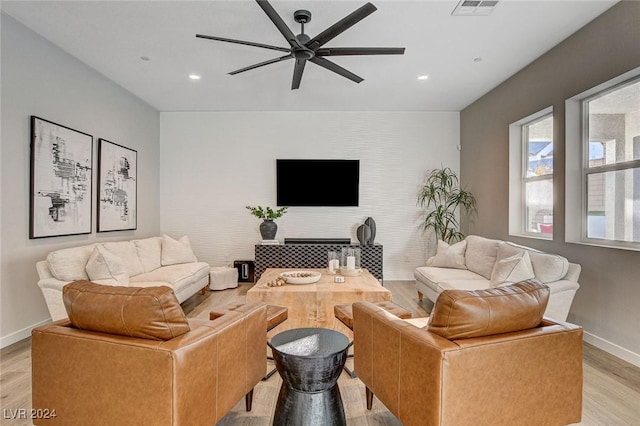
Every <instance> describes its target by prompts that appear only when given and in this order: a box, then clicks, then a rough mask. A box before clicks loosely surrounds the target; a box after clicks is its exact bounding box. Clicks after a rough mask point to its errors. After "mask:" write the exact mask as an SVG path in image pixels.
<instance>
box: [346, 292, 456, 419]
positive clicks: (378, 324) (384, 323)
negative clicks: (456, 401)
mask: <svg viewBox="0 0 640 426" xmlns="http://www.w3.org/2000/svg"><path fill="white" fill-rule="evenodd" d="M353 335H354V342H355V343H354V353H355V354H356V355H355V357H354V366H355V372H356V374H357V375H358V378H360V380H362V382H363V383H364V384H365V386H366V387H367V388H369V389H370V390H371V391H372V392H373V393H374V394H375V396H376V397H377V398H378V399H380V401H382V402H383V403H384V405H385V406H386V407H387V408H388V409H389V410H390V411H391V412H392V413H393V414H394V415H395V416H396V417H398V418H399V419H401V420H402V419H406V418H407V416H411V415H413V416H418V417H419V418H420V420H421V421H424V422H425V423H423V424H437V422H436V421H435V419H437V418H438V416H439V412H440V392H441V389H440V385H441V376H442V374H443V371H442V358H443V356H444V355H443V352H446V351H452V350H457V349H458V345H456V344H455V343H453V342H451V341H449V340H447V339H445V338H443V337H440V336H438V335H436V334H433V333H430V332H429V331H427V330H426V329H423V328H418V327H416V326H414V325H412V324H410V323H408V322H406V321H403V320H401V319H399V318H398V317H396V316H395V315H391V314H389V313H388V312H386V311H385V310H384V309H381V308H379V307H377V306H375V305H374V304H372V303H369V302H357V303H354V304H353ZM402 421H403V422H404V420H402Z"/></svg>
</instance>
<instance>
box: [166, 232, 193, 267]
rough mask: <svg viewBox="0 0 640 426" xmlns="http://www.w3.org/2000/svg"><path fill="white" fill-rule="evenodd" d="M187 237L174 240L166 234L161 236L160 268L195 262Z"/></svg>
mask: <svg viewBox="0 0 640 426" xmlns="http://www.w3.org/2000/svg"><path fill="white" fill-rule="evenodd" d="M197 261H198V259H196V256H195V254H193V250H191V243H190V242H189V237H187V236H186V235H185V236H184V237H182V238H180V239H179V240H174V239H173V238H171V237H170V236H168V235H167V234H164V235H163V236H162V261H161V263H162V266H168V265H177V264H179V263H191V262H197Z"/></svg>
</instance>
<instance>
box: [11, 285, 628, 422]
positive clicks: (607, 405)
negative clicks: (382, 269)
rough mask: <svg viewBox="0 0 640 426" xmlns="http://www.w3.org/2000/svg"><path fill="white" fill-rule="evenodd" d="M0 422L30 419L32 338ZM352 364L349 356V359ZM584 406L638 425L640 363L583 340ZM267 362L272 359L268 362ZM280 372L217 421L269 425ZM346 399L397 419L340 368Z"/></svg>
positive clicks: (241, 293) (16, 351)
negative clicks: (24, 415)
mask: <svg viewBox="0 0 640 426" xmlns="http://www.w3.org/2000/svg"><path fill="white" fill-rule="evenodd" d="M385 286H386V287H388V288H389V289H390V290H391V291H392V293H393V300H394V302H395V303H398V304H399V305H401V306H403V307H404V308H406V309H409V310H411V311H412V313H413V315H414V316H416V317H417V316H426V315H427V313H428V312H429V311H430V309H431V304H430V303H429V302H426V301H424V302H422V303H419V302H418V298H417V294H416V292H415V288H414V285H413V282H412V281H385ZM249 288H251V284H241V285H240V286H238V288H237V289H231V290H223V291H217V292H208V293H207V294H206V295H204V296H202V295H200V294H197V295H195V296H193V297H192V298H191V299H189V300H187V301H186V302H185V303H184V304H183V308H184V310H185V312H186V313H187V315H188V316H189V317H192V318H208V315H209V310H211V309H213V308H216V307H220V306H223V305H225V304H227V303H231V302H240V301H244V298H245V294H246V292H247V290H248V289H249ZM0 358H1V359H0V403H1V408H2V417H1V419H0V420H1V422H0V424H2V425H11V426H22V425H30V424H31V422H30V421H27V420H15V419H8V418H7V417H11V416H10V411H9V410H14V412H15V410H17V409H21V408H24V409H27V410H28V409H30V408H31V341H30V339H26V340H23V341H21V342H18V343H16V344H14V345H11V346H9V347H6V348H4V349H2V350H1V351H0ZM347 365H348V366H349V367H353V360H352V359H349V360H348V361H347ZM583 365H584V391H583V412H582V422H581V423H579V424H580V425H589V426H592V425H593V426H595V425H598V426H599V425H640V368H637V367H635V366H633V365H631V364H629V363H626V362H624V361H621V360H619V359H618V358H615V357H613V356H611V355H609V354H607V353H606V352H603V351H601V350H599V349H597V348H595V347H593V346H591V345H589V344H586V343H585V345H584V364H583ZM269 367H271V365H269ZM281 380H282V379H280V377H279V376H278V375H277V374H275V375H273V376H272V377H271V378H270V379H269V380H268V381H265V382H261V383H259V384H258V386H257V387H256V389H255V391H254V400H253V409H252V411H251V412H250V413H247V412H246V411H245V410H244V401H240V402H238V404H237V405H236V406H235V407H234V409H233V410H232V411H231V412H230V413H229V414H228V415H227V416H226V417H224V418H223V419H222V420H221V421H220V422H219V423H218V424H219V425H224V426H229V425H241V426H263V425H264V426H267V425H271V421H272V419H271V416H272V414H273V412H274V409H275V403H276V399H277V395H278V390H279V388H280V384H281V383H282V381H281ZM338 384H339V387H340V392H341V394H342V399H343V402H344V405H345V411H346V415H347V423H348V424H349V425H354V426H364V425H371V426H373V425H400V422H398V421H397V420H396V419H395V417H394V416H393V415H392V414H391V413H390V412H389V411H388V410H387V409H386V408H385V407H384V406H383V405H382V404H381V403H380V401H379V400H377V399H374V403H373V410H371V411H367V410H366V405H365V397H364V393H365V392H364V385H363V384H362V382H361V381H360V380H358V379H357V378H356V379H351V378H350V377H349V376H348V375H347V374H346V373H343V374H342V376H341V377H340V379H339V381H338Z"/></svg>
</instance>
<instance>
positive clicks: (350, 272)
mask: <svg viewBox="0 0 640 426" xmlns="http://www.w3.org/2000/svg"><path fill="white" fill-rule="evenodd" d="M360 274H362V268H356V269H348V268H340V275H344V276H345V277H357V276H358V275H360Z"/></svg>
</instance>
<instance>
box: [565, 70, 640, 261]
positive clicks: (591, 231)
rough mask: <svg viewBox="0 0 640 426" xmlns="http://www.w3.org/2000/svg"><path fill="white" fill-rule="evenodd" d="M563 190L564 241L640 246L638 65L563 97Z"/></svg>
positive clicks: (639, 91)
mask: <svg viewBox="0 0 640 426" xmlns="http://www.w3.org/2000/svg"><path fill="white" fill-rule="evenodd" d="M576 123H577V124H576ZM570 157H571V158H570ZM576 158H577V159H578V161H577V162H576V160H575V159H576ZM576 189H578V191H577V193H578V195H579V196H578V197H576V196H569V194H570V193H571V192H575V190H576ZM566 192H567V195H568V196H567V208H566V214H567V219H566V220H567V241H571V242H581V243H586V244H595V245H603V246H609V247H620V248H629V249H635V250H640V69H637V70H634V71H632V72H631V73H627V74H626V75H624V76H621V77H619V78H617V79H614V80H612V81H611V82H607V83H605V84H603V85H600V86H598V87H597V88H594V89H592V90H589V91H587V92H585V93H584V94H581V95H578V96H577V97H575V98H572V99H570V100H568V101H567V190H566ZM570 215H571V217H572V218H573V219H571V218H570ZM571 220H573V222H574V224H571V223H570V221H571ZM576 224H577V225H576Z"/></svg>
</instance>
